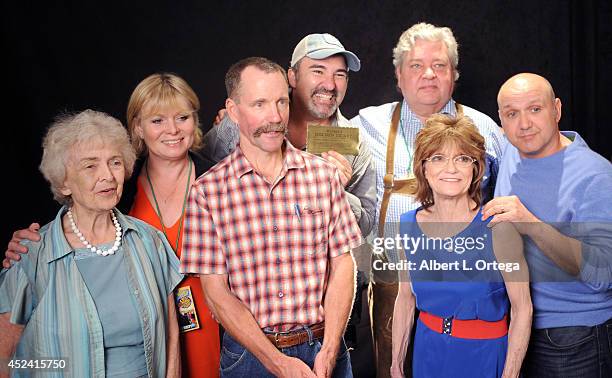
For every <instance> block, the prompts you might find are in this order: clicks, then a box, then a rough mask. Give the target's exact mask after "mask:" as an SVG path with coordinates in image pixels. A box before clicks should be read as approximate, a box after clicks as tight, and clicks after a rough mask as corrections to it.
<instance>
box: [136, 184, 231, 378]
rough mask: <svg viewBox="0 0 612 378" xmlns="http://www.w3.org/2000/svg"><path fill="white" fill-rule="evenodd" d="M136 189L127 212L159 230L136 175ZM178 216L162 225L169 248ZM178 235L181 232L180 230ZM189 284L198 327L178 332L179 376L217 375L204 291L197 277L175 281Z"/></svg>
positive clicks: (214, 335)
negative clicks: (132, 201)
mask: <svg viewBox="0 0 612 378" xmlns="http://www.w3.org/2000/svg"><path fill="white" fill-rule="evenodd" d="M136 180H137V183H136V186H137V190H136V197H135V198H134V204H133V205H132V209H131V210H130V213H129V215H131V216H133V217H136V218H138V219H141V220H143V221H145V222H147V223H148V224H150V225H151V226H153V227H155V228H156V229H158V230H160V231H162V226H161V222H160V220H159V217H158V216H157V212H156V211H155V208H154V207H153V205H152V204H151V202H150V201H149V198H148V197H147V195H146V193H145V191H144V188H143V187H142V184H141V183H140V180H139V179H138V178H136ZM179 223H180V219H178V220H177V221H176V223H174V224H173V225H172V226H170V227H166V233H167V236H166V237H167V238H168V243H169V244H170V245H171V246H172V248H174V247H175V245H176V238H177V236H178V232H179V229H178V228H179ZM181 237H182V233H181ZM175 252H176V255H177V256H178V257H181V241H180V240H179V243H178V250H177V251H175ZM181 286H190V287H191V293H192V295H193V299H194V302H195V307H196V312H197V314H198V320H199V322H200V329H197V330H193V331H189V332H185V333H181V358H182V360H183V361H182V362H183V363H182V376H183V377H206V378H208V377H218V376H219V355H220V342H219V325H218V324H217V322H216V321H215V320H214V319H213V318H212V315H211V313H210V310H209V309H208V307H207V306H206V301H205V299H204V292H203V291H202V285H201V284H200V279H199V278H198V277H186V278H185V279H183V281H182V282H181V283H180V284H179V287H181Z"/></svg>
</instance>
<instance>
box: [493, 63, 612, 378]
mask: <svg viewBox="0 0 612 378" xmlns="http://www.w3.org/2000/svg"><path fill="white" fill-rule="evenodd" d="M497 102H498V106H499V117H500V120H501V124H502V127H503V129H504V132H505V134H506V137H507V139H508V141H509V142H510V143H508V144H507V146H506V149H505V151H504V154H503V159H502V162H501V165H500V170H499V175H498V179H497V185H496V189H495V197H496V198H494V199H493V200H492V201H490V202H489V203H488V204H486V205H485V207H484V209H483V217H484V218H488V217H491V216H492V217H493V219H492V221H491V224H492V225H494V224H496V223H499V222H512V223H513V224H514V225H515V226H516V228H517V230H518V231H519V232H520V233H521V234H522V235H523V236H524V241H525V253H526V258H527V261H528V263H529V269H530V273H531V274H530V276H531V277H532V278H531V279H532V284H531V289H532V299H533V307H534V322H533V325H534V328H535V329H534V330H533V331H532V334H531V341H530V345H529V350H528V352H527V356H526V358H525V363H524V370H525V374H526V376H529V377H610V376H612V350H611V348H612V344H610V340H612V206H611V205H612V165H611V164H610V162H609V161H607V160H606V159H604V158H603V157H601V156H600V155H598V154H597V153H595V152H594V151H592V150H591V149H590V148H589V147H588V146H587V144H586V143H585V141H584V140H583V139H582V138H581V137H580V135H578V133H576V132H573V131H562V132H560V131H559V125H558V124H559V120H560V119H561V100H560V99H558V98H556V97H555V94H554V91H553V89H552V86H551V85H550V83H549V82H548V81H547V80H546V79H545V78H543V77H541V76H539V75H535V74H531V73H522V74H519V75H516V76H513V77H512V78H510V79H509V80H508V81H506V83H504V85H502V87H501V89H500V91H499V94H498V97H497Z"/></svg>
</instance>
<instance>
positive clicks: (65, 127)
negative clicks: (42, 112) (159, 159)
mask: <svg viewBox="0 0 612 378" xmlns="http://www.w3.org/2000/svg"><path fill="white" fill-rule="evenodd" d="M95 138H101V139H102V140H103V141H105V142H108V143H109V145H112V146H117V148H118V149H119V151H121V156H122V157H123V160H124V164H125V178H129V177H130V175H131V174H132V169H133V168H134V162H135V161H136V154H135V153H134V149H133V148H132V145H131V144H130V139H129V137H128V134H127V131H126V129H125V128H124V127H123V126H122V125H121V122H120V121H119V120H117V119H116V118H113V117H111V116H110V115H108V114H106V113H102V112H96V111H93V110H90V109H87V110H85V111H82V112H80V113H76V114H63V115H60V116H59V117H57V118H56V120H55V122H54V123H53V124H52V125H51V127H50V128H49V130H48V131H47V135H46V136H45V138H44V141H43V157H42V161H41V163H40V167H39V169H40V171H41V173H42V174H43V176H45V179H47V181H49V183H50V184H51V192H52V193H53V197H54V198H55V200H56V201H57V202H59V203H61V204H70V203H71V202H72V200H71V196H66V195H64V194H63V193H62V192H61V189H62V187H63V185H64V180H65V179H66V164H67V163H68V158H69V156H70V151H71V150H72V149H71V147H73V146H75V145H77V144H79V143H86V142H88V141H91V140H92V139H95Z"/></svg>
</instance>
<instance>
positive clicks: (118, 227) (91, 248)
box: [67, 208, 121, 256]
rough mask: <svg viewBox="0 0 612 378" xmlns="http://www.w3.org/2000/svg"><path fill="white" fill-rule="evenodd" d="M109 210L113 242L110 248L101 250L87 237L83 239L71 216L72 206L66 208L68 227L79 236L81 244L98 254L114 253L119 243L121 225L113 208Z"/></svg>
mask: <svg viewBox="0 0 612 378" xmlns="http://www.w3.org/2000/svg"><path fill="white" fill-rule="evenodd" d="M109 211H110V215H111V218H112V220H113V224H114V225H115V242H114V243H113V246H112V247H111V248H110V249H107V250H106V251H103V250H101V249H100V248H98V247H95V246H93V245H91V243H90V242H89V241H87V239H85V236H84V235H83V233H82V232H81V231H80V230H79V229H78V227H77V225H76V223H75V221H74V217H73V216H72V208H70V209H68V213H67V214H68V221H70V228H72V232H74V234H75V235H76V236H77V237H78V238H79V240H80V241H81V243H83V245H84V246H85V247H87V249H90V250H91V251H92V252H95V253H97V254H98V255H100V256H108V255H114V254H115V252H117V250H118V249H119V246H120V245H121V225H120V224H119V221H118V220H117V216H116V215H115V212H114V211H113V210H109Z"/></svg>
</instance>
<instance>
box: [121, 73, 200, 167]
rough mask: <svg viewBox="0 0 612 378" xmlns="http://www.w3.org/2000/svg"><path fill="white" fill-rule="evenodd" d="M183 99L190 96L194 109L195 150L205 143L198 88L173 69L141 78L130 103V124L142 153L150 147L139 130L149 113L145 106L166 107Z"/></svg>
mask: <svg viewBox="0 0 612 378" xmlns="http://www.w3.org/2000/svg"><path fill="white" fill-rule="evenodd" d="M180 99H184V100H186V101H187V102H188V103H189V105H190V106H191V108H192V109H189V110H193V117H194V121H195V125H196V127H195V134H194V139H193V145H192V146H191V148H190V149H191V150H192V151H196V150H198V149H200V148H201V147H202V129H201V128H200V120H199V117H198V111H199V110H200V100H199V99H198V96H197V95H196V93H195V92H194V90H193V89H192V88H191V87H190V86H189V84H187V82H186V81H185V80H183V79H182V78H181V77H179V76H177V75H175V74H172V73H165V72H162V73H156V74H153V75H151V76H149V77H147V78H146V79H144V80H143V81H141V82H140V83H139V84H138V85H137V86H136V88H135V89H134V92H132V95H131V96H130V101H129V102H128V107H127V126H128V131H129V133H130V137H131V139H132V145H133V146H134V150H135V151H136V154H137V155H138V156H140V155H142V154H143V152H145V151H146V146H145V144H144V141H143V140H142V138H140V136H138V135H137V133H136V126H137V124H138V121H139V118H142V117H143V116H145V114H141V113H142V111H143V109H145V108H148V109H149V111H153V112H155V111H157V110H159V109H163V108H169V107H177V106H178V102H179V100H180Z"/></svg>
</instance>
